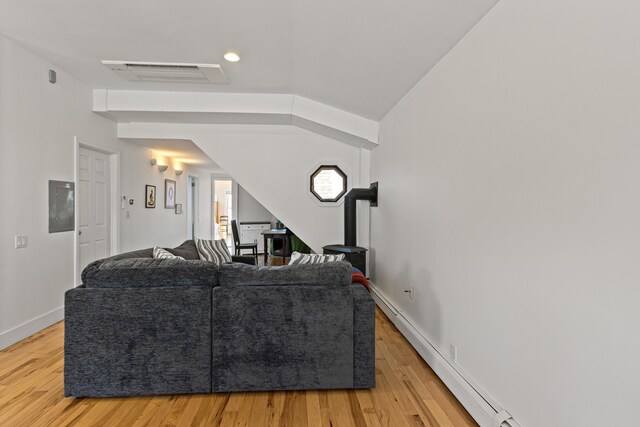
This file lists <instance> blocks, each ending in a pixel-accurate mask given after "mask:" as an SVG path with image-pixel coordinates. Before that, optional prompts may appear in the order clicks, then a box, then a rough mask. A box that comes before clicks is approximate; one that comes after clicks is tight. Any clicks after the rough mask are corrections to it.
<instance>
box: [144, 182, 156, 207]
mask: <svg viewBox="0 0 640 427" xmlns="http://www.w3.org/2000/svg"><path fill="white" fill-rule="evenodd" d="M144 207H145V208H155V207H156V186H155V185H145V186H144Z"/></svg>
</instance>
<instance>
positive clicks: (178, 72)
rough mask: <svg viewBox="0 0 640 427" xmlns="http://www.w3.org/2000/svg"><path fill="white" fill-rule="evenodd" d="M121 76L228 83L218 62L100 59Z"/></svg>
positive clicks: (159, 80)
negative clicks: (189, 62)
mask: <svg viewBox="0 0 640 427" xmlns="http://www.w3.org/2000/svg"><path fill="white" fill-rule="evenodd" d="M102 63H103V64H104V65H106V66H107V67H109V69H110V70H113V71H115V72H116V73H118V74H119V75H120V76H121V77H123V78H125V79H127V80H131V81H135V82H140V81H142V82H171V83H219V84H224V83H229V81H228V80H227V76H225V74H224V71H222V67H221V66H220V65H218V64H179V63H161V62H137V61H102Z"/></svg>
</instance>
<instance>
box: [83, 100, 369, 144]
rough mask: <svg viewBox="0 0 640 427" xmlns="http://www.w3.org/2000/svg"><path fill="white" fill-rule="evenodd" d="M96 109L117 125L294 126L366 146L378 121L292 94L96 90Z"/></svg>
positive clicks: (94, 103) (348, 142)
mask: <svg viewBox="0 0 640 427" xmlns="http://www.w3.org/2000/svg"><path fill="white" fill-rule="evenodd" d="M93 111H94V112H96V113H98V114H101V115H103V116H106V117H108V118H109V119H111V120H114V121H116V122H118V123H136V122H151V123H188V124H256V125H264V124H277V125H293V126H297V127H300V128H303V129H306V130H309V131H311V132H315V133H318V134H320V135H324V136H327V137H330V138H333V139H336V140H338V141H341V142H344V143H347V144H350V145H353V146H356V147H363V148H366V149H369V150H371V149H373V148H375V147H376V146H377V145H378V122H376V121H374V120H370V119H366V118H364V117H361V116H358V115H356V114H353V113H349V112H347V111H343V110H340V109H337V108H334V107H331V106H328V105H325V104H322V103H320V102H317V101H313V100H311V99H308V98H304V97H301V96H297V95H291V94H255V93H210V92H164V91H138V90H109V89H94V91H93Z"/></svg>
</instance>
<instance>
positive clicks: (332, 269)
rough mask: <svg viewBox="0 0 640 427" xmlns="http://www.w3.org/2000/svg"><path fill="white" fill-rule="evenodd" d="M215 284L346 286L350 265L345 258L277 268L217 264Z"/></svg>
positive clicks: (349, 274) (349, 280)
mask: <svg viewBox="0 0 640 427" xmlns="http://www.w3.org/2000/svg"><path fill="white" fill-rule="evenodd" d="M219 283H220V286H273V285H325V286H326V285H334V286H347V285H349V284H350V283H351V264H349V263H348V262H346V261H338V262H327V263H323V264H298V265H284V266H278V267H257V266H254V265H245V264H235V263H232V264H223V265H222V266H221V267H220V280H219Z"/></svg>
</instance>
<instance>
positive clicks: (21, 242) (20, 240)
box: [16, 236, 29, 249]
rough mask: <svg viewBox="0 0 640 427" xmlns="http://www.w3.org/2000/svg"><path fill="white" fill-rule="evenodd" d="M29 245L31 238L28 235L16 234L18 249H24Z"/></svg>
mask: <svg viewBox="0 0 640 427" xmlns="http://www.w3.org/2000/svg"><path fill="white" fill-rule="evenodd" d="M27 246H29V240H28V238H27V236H16V249H22V248H26V247H27Z"/></svg>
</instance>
